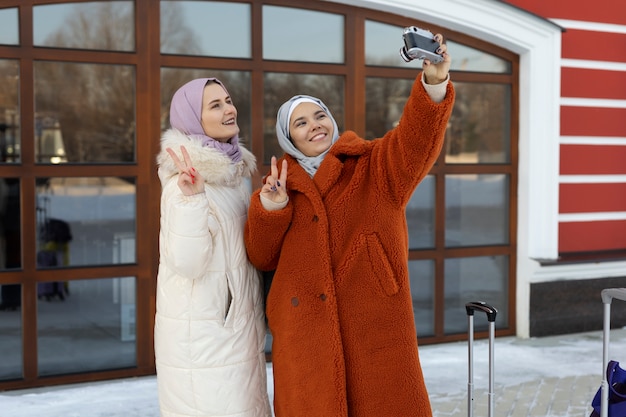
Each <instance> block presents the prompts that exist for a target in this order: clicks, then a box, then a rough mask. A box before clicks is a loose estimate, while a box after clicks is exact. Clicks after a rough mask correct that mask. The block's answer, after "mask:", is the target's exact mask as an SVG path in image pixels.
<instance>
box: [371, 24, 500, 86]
mask: <svg viewBox="0 0 626 417" xmlns="http://www.w3.org/2000/svg"><path fill="white" fill-rule="evenodd" d="M418 27H419V25H418ZM403 29H404V27H402V26H394V25H389V24H386V23H380V22H375V21H372V20H366V21H365V63H366V64H367V65H377V66H385V67H406V66H409V67H415V68H421V67H422V62H423V61H422V60H413V61H411V62H408V63H407V62H404V61H403V60H402V58H400V54H399V51H400V48H402V46H404V41H403V40H402V32H403ZM421 29H426V30H430V29H429V28H428V27H427V25H424V27H421ZM431 32H432V30H431ZM442 34H443V36H444V42H445V43H446V45H447V46H448V52H449V53H450V56H452V64H451V67H450V69H451V70H452V71H475V72H491V73H504V74H509V73H510V72H511V62H510V61H506V60H504V59H502V58H498V57H497V56H495V55H491V54H488V53H486V52H483V51H480V50H478V49H475V48H472V47H470V46H466V45H462V44H460V43H457V42H454V41H450V40H447V39H445V37H446V34H445V33H442Z"/></svg>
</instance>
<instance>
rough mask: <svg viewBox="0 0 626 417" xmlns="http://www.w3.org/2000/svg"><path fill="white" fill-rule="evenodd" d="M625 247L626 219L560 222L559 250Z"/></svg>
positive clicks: (598, 249) (603, 249)
mask: <svg viewBox="0 0 626 417" xmlns="http://www.w3.org/2000/svg"><path fill="white" fill-rule="evenodd" d="M624 248H626V220H619V221H618V220H616V221H594V222H565V223H564V222H562V223H560V224H559V252H560V253H567V252H593V251H608V250H617V249H624Z"/></svg>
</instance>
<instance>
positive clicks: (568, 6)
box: [506, 0, 626, 25]
mask: <svg viewBox="0 0 626 417" xmlns="http://www.w3.org/2000/svg"><path fill="white" fill-rule="evenodd" d="M506 3H509V4H512V5H515V6H517V7H520V8H522V9H524V10H528V11H529V12H532V13H534V14H536V15H539V16H542V17H545V18H559V19H570V20H582V21H584V22H604V23H614V24H619V25H626V1H623V0H596V1H588V0H562V1H554V0H507V1H506Z"/></svg>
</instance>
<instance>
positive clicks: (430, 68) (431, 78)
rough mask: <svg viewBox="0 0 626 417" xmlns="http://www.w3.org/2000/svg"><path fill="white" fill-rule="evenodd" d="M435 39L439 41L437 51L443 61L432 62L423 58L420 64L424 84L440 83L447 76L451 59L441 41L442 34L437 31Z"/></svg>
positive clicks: (446, 47)
mask: <svg viewBox="0 0 626 417" xmlns="http://www.w3.org/2000/svg"><path fill="white" fill-rule="evenodd" d="M435 40H436V41H437V42H439V45H440V46H439V49H438V50H437V53H438V54H439V55H441V56H442V57H443V61H441V62H440V63H438V64H433V63H432V62H430V60H428V59H425V60H424V63H423V64H422V69H423V71H424V81H426V84H441V83H442V82H444V81H445V80H446V78H448V72H449V71H450V64H451V62H452V59H451V58H450V55H448V46H447V45H446V44H445V43H443V35H442V34H441V33H437V34H436V35H435Z"/></svg>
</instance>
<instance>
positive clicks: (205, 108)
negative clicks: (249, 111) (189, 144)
mask: <svg viewBox="0 0 626 417" xmlns="http://www.w3.org/2000/svg"><path fill="white" fill-rule="evenodd" d="M201 123H202V129H204V133H205V134H206V135H207V136H209V137H212V138H213V139H215V140H217V141H220V142H227V141H228V140H229V139H230V138H232V137H234V136H235V135H237V134H238V133H239V126H238V125H237V108H235V105H234V104H233V101H232V99H231V98H230V96H229V95H228V93H226V91H225V90H224V89H223V88H222V86H221V85H219V84H217V83H215V82H210V83H209V84H207V85H206V86H205V87H204V92H203V93H202V120H201Z"/></svg>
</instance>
